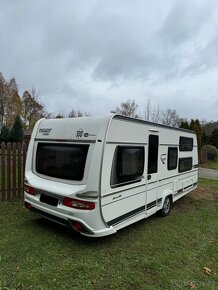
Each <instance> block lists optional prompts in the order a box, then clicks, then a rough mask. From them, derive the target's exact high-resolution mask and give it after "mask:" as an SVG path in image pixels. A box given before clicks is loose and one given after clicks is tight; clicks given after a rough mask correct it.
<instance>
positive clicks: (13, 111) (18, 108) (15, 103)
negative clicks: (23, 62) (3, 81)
mask: <svg viewBox="0 0 218 290" xmlns="http://www.w3.org/2000/svg"><path fill="white" fill-rule="evenodd" d="M7 92H8V94H7V104H6V108H5V124H6V126H7V127H8V128H11V127H12V125H13V123H14V121H15V119H16V116H18V115H20V114H21V112H22V101H21V98H20V96H19V94H18V88H17V83H16V80H15V79H14V78H12V79H11V80H10V81H9V82H8V84H7Z"/></svg>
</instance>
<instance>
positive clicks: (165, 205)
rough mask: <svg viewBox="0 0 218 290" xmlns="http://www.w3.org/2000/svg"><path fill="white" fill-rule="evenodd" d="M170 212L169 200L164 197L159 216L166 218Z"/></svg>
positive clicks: (167, 197)
mask: <svg viewBox="0 0 218 290" xmlns="http://www.w3.org/2000/svg"><path fill="white" fill-rule="evenodd" d="M170 210H171V199H170V197H169V196H166V197H165V200H164V203H163V207H162V209H161V210H160V215H161V216H168V215H169V213H170Z"/></svg>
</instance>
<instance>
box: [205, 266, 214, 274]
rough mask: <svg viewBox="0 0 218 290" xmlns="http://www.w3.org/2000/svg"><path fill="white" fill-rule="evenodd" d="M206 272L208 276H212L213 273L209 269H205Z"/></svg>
mask: <svg viewBox="0 0 218 290" xmlns="http://www.w3.org/2000/svg"><path fill="white" fill-rule="evenodd" d="M204 272H205V273H206V274H207V275H211V273H212V270H211V269H210V268H208V267H204Z"/></svg>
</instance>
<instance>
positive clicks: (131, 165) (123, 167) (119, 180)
mask: <svg viewBox="0 0 218 290" xmlns="http://www.w3.org/2000/svg"><path fill="white" fill-rule="evenodd" d="M143 172H144V147H126V146H118V147H117V148H116V150H115V154H114V162H113V167H112V172H111V186H112V187H117V186H122V185H125V184H128V183H132V182H136V181H140V180H141V177H142V175H143Z"/></svg>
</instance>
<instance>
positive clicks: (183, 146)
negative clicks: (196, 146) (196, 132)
mask: <svg viewBox="0 0 218 290" xmlns="http://www.w3.org/2000/svg"><path fill="white" fill-rule="evenodd" d="M179 150H180V151H192V150H193V138H188V137H180V138H179Z"/></svg>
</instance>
